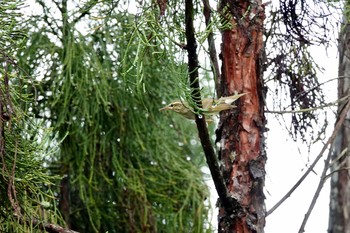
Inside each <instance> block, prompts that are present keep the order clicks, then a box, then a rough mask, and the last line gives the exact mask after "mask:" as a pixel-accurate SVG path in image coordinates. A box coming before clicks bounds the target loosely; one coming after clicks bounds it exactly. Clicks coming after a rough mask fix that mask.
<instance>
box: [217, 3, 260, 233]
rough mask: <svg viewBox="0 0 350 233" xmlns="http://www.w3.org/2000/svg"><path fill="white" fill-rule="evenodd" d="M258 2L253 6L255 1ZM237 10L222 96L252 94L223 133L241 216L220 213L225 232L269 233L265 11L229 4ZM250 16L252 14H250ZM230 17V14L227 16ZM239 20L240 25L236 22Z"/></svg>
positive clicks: (226, 45) (225, 120) (227, 171)
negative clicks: (265, 188) (263, 61)
mask: <svg viewBox="0 0 350 233" xmlns="http://www.w3.org/2000/svg"><path fill="white" fill-rule="evenodd" d="M250 2H253V1H250ZM225 4H226V6H232V9H230V8H226V10H227V9H229V10H230V13H231V14H232V18H233V22H232V25H233V28H232V29H231V30H226V31H224V32H223V34H222V36H223V42H222V48H221V49H222V54H221V55H222V62H223V64H222V78H221V85H220V86H221V94H222V96H228V95H232V94H235V93H247V95H245V96H243V97H241V98H240V100H239V101H238V107H237V109H236V110H235V111H234V112H228V113H227V112H226V113H223V114H222V115H221V122H220V124H221V126H220V127H219V130H218V131H217V136H218V140H219V141H220V142H221V150H220V156H219V157H220V158H219V159H220V160H221V165H222V166H221V170H222V173H223V175H224V179H225V181H226V186H227V188H228V192H229V195H230V196H231V197H233V198H235V199H236V200H237V201H238V202H239V203H240V205H241V207H242V209H241V210H240V211H239V212H236V211H233V212H232V213H226V212H225V210H224V208H223V207H221V208H220V213H219V232H263V228H264V225H265V205H264V194H263V186H264V177H265V161H266V155H265V150H264V142H263V132H264V125H265V117H264V113H263V107H264V105H263V103H264V102H263V86H262V70H261V66H260V62H261V56H260V53H261V49H262V46H263V37H262V24H263V20H264V9H263V7H262V6H261V2H260V1H256V2H255V4H254V5H253V4H252V5H251V6H249V5H248V4H249V1H240V3H237V1H236V2H235V3H234V4H233V5H234V6H233V5H232V2H227V1H225V2H223V7H222V9H225V7H224V6H225ZM247 12H248V13H247ZM225 15H227V12H226V14H225ZM235 19H238V20H235Z"/></svg>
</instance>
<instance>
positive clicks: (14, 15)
mask: <svg viewBox="0 0 350 233" xmlns="http://www.w3.org/2000/svg"><path fill="white" fill-rule="evenodd" d="M21 7H23V2H20V1H12V0H5V1H1V3H0V38H1V39H0V60H1V63H0V77H1V79H0V167H1V174H0V195H1V197H0V231H1V232H30V231H35V230H36V229H37V227H38V226H39V228H40V227H41V226H42V223H45V222H47V221H50V222H51V223H57V222H58V223H59V222H61V221H60V214H59V211H58V210H57V208H56V204H57V203H56V202H55V199H54V194H53V192H52V191H51V187H52V185H53V184H54V182H55V181H56V180H57V177H56V178H55V176H51V175H50V174H49V173H48V172H47V169H46V168H45V166H43V165H44V164H43V163H44V158H45V157H46V156H49V155H50V154H52V153H53V151H50V150H48V147H47V145H48V141H47V139H48V138H47V135H48V130H46V131H45V130H43V128H42V127H41V126H40V121H38V120H35V119H33V118H32V117H31V116H30V115H28V114H26V112H24V111H23V110H24V109H23V106H25V105H26V104H27V103H29V102H30V101H32V98H31V97H30V96H28V95H26V94H25V92H24V90H25V89H26V88H27V87H29V86H28V85H30V83H31V80H30V77H28V76H27V75H25V74H23V73H22V72H21V66H20V65H19V64H18V62H17V59H16V58H15V56H16V54H18V51H19V50H20V49H21V48H22V47H23V45H24V43H25V40H26V36H25V28H24V27H23V26H22V25H21V24H20V23H19V22H18V20H19V19H20V16H21V14H20V8H21ZM52 148H54V147H52Z"/></svg>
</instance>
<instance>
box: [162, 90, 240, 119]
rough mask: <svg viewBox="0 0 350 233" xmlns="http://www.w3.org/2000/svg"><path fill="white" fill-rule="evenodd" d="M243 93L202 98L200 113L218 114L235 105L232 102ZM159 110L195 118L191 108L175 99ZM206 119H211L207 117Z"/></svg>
mask: <svg viewBox="0 0 350 233" xmlns="http://www.w3.org/2000/svg"><path fill="white" fill-rule="evenodd" d="M245 94H246V93H243V94H236V95H232V96H225V97H221V98H220V99H213V98H204V99H203V100H202V104H203V108H202V109H201V113H203V115H205V116H211V115H214V114H218V113H219V112H221V111H224V110H229V109H233V108H235V107H236V106H235V105H233V104H232V103H233V102H235V101H236V100H237V99H239V98H240V97H241V96H243V95H245ZM159 110H160V111H164V110H172V111H174V112H177V113H179V114H180V115H182V116H184V117H186V118H188V119H191V120H194V119H196V118H195V111H194V110H193V108H192V107H190V106H189V105H188V104H187V103H186V102H183V101H175V102H173V103H171V104H169V105H167V106H165V107H164V108H161V109H159ZM208 121H212V119H211V118H209V119H208Z"/></svg>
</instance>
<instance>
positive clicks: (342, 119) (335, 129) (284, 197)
mask: <svg viewBox="0 0 350 233" xmlns="http://www.w3.org/2000/svg"><path fill="white" fill-rule="evenodd" d="M349 109H350V101H348V102H347V105H346V106H345V108H343V110H342V112H341V115H340V117H339V120H338V121H337V123H336V125H335V127H334V130H333V133H332V135H331V136H330V137H329V139H328V140H327V142H326V143H325V144H324V145H323V147H322V149H321V151H320V153H319V154H318V156H317V157H316V159H315V160H314V162H313V163H312V164H311V166H310V167H309V168H308V169H307V171H306V172H305V173H304V175H302V177H301V178H300V179H299V180H298V181H297V182H296V184H295V185H294V186H293V187H292V188H291V189H290V190H289V191H288V192H287V194H286V195H284V196H283V197H282V199H281V200H280V201H278V202H277V203H276V204H275V205H274V206H273V207H272V208H271V209H270V210H269V211H267V213H266V216H268V215H270V214H271V213H272V212H273V211H275V210H276V209H277V208H278V207H279V206H280V205H281V204H282V203H283V202H284V201H285V200H287V198H288V197H290V195H291V194H292V193H293V192H294V191H295V190H296V189H297V188H298V186H299V185H300V184H301V183H302V182H303V181H304V179H305V178H306V177H307V176H308V175H309V173H310V172H311V171H312V170H313V169H314V167H315V165H316V164H317V162H318V161H319V160H320V159H321V158H322V156H323V153H324V152H325V151H326V150H327V147H328V146H329V145H330V144H332V143H333V141H334V139H335V137H336V135H337V133H338V131H339V129H340V127H341V126H342V124H343V122H344V120H345V116H346V114H347V112H348V111H349Z"/></svg>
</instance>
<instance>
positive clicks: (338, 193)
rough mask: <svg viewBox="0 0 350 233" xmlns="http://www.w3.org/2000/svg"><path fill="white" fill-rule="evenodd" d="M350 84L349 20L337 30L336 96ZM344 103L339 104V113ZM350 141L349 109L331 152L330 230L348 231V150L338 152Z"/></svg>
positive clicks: (349, 232) (346, 89) (344, 93)
mask: <svg viewBox="0 0 350 233" xmlns="http://www.w3.org/2000/svg"><path fill="white" fill-rule="evenodd" d="M349 88H350V24H347V25H346V26H345V27H344V28H343V31H342V32H341V34H340V40H339V82H338V98H342V97H344V96H346V95H349V94H350V93H349ZM343 107H344V104H340V105H339V108H338V113H340V112H341V109H342V108H343ZM349 145H350V113H348V114H347V116H346V118H345V121H344V124H343V125H342V128H341V129H340V130H339V133H338V134H337V137H336V139H335V142H334V143H333V145H332V148H331V153H332V160H333V166H332V167H331V171H332V177H331V193H330V205H329V227H328V232H329V233H350V172H349V167H350V157H349V155H350V153H349V152H347V153H345V154H344V155H343V156H341V157H340V156H339V155H340V154H341V153H342V151H343V150H345V149H349Z"/></svg>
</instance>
